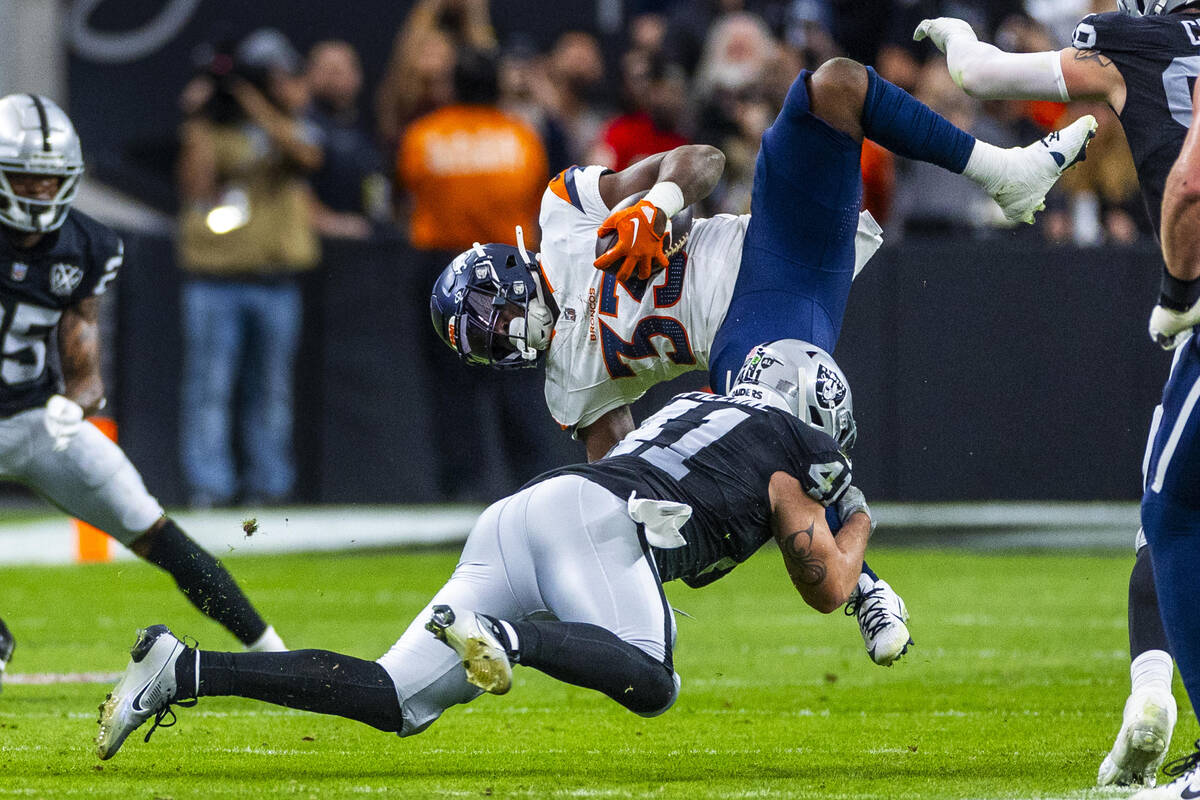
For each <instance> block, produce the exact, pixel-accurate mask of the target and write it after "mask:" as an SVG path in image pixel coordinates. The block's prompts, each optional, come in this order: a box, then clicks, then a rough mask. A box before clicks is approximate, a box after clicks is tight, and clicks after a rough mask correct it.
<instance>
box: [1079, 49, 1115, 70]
mask: <svg viewBox="0 0 1200 800" xmlns="http://www.w3.org/2000/svg"><path fill="white" fill-rule="evenodd" d="M1075 60H1076V61H1095V62H1096V63H1097V64H1099V65H1100V66H1102V67H1110V66H1112V63H1113V62H1112V59H1111V58H1108V57H1107V56H1105V55H1104V54H1103V53H1101V52H1100V51H1099V50H1077V51H1075Z"/></svg>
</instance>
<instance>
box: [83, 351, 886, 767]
mask: <svg viewBox="0 0 1200 800" xmlns="http://www.w3.org/2000/svg"><path fill="white" fill-rule="evenodd" d="M797 352H798V353H799V354H800V358H799V360H794V359H792V357H791V356H790V355H789V353H797ZM818 360H819V363H818ZM738 377H739V380H738V382H737V383H736V384H735V386H734V393H735V394H736V395H738V396H732V397H724V396H717V395H712V394H704V393H689V394H682V395H679V396H677V397H675V398H674V399H673V400H672V401H671V402H670V403H669V404H668V405H667V406H666V407H665V408H664V409H662V410H661V411H660V412H658V413H657V414H655V415H654V416H652V417H650V418H649V419H648V420H646V421H645V422H644V423H643V424H642V426H641V427H639V428H637V429H636V430H634V431H632V432H631V433H629V434H628V435H627V436H626V437H625V438H624V439H622V440H621V441H620V442H619V443H618V444H617V445H616V446H615V447H614V448H613V450H611V451H610V452H609V454H608V455H607V456H605V457H604V458H603V459H601V460H599V461H596V462H593V463H591V464H577V465H572V466H569V467H564V468H562V469H558V470H554V471H552V472H549V473H546V474H545V475H542V476H540V477H538V478H536V479H534V481H533V482H532V483H531V484H529V485H528V486H526V487H525V488H524V489H522V490H521V491H519V492H517V493H516V494H514V495H512V496H511V497H507V498H505V499H503V500H500V501H499V502H497V503H495V504H493V505H492V506H491V507H489V508H488V509H487V510H486V511H484V512H483V514H482V515H481V516H480V517H479V520H478V521H477V522H476V523H475V526H474V528H473V529H472V530H471V534H470V536H469V537H468V539H467V543H466V546H465V547H464V549H463V554H462V557H461V559H460V561H459V564H458V567H457V568H456V569H455V571H454V574H453V575H452V576H451V577H450V580H449V581H448V582H447V583H446V585H445V586H443V587H442V588H441V589H440V590H439V591H438V592H437V594H435V595H434V597H433V599H432V600H431V601H430V602H429V604H428V605H427V606H426V607H425V610H424V611H422V612H421V613H420V614H419V615H418V616H417V618H416V620H415V621H414V622H413V623H412V624H411V625H410V626H409V627H408V629H407V630H406V631H405V633H404V635H403V636H401V637H400V639H399V641H397V642H396V644H395V645H393V647H392V648H391V650H389V651H388V652H387V653H386V654H385V655H384V656H383V657H382V658H380V659H379V660H378V661H364V660H361V659H357V658H352V657H350V656H346V655H342V654H339V653H333V652H329V651H322V650H302V651H295V652H291V653H216V652H210V651H207V650H204V651H201V650H198V649H193V648H189V647H186V646H185V645H184V644H183V642H182V641H180V640H179V639H178V638H176V637H175V636H174V635H173V634H172V633H171V632H170V631H169V630H167V628H166V627H165V626H163V625H155V626H151V627H149V628H146V629H144V630H142V631H140V632H139V635H138V640H137V643H136V644H135V645H134V647H133V650H132V651H131V656H132V660H131V661H130V663H129V665H128V666H127V667H126V671H125V675H124V676H123V677H122V679H121V681H120V683H118V684H117V686H116V688H115V689H114V690H113V691H112V693H111V694H110V695H109V698H108V700H107V701H106V702H105V703H104V705H103V706H102V708H101V716H100V732H99V736H98V738H97V751H98V754H99V756H100V757H101V758H111V757H112V756H113V755H114V754H115V753H116V752H117V750H118V749H119V748H120V747H121V744H122V742H124V741H125V738H126V737H127V736H128V735H129V734H130V733H131V732H133V731H134V730H135V729H137V728H138V727H139V726H140V725H142V724H143V723H144V722H146V721H147V720H148V719H149V718H150V717H155V720H154V722H155V725H157V724H158V723H160V722H161V721H162V719H163V718H164V716H169V715H171V705H172V703H180V704H183V705H187V704H190V703H194V702H195V698H198V697H203V696H210V695H236V696H240V697H249V698H253V699H256V700H263V701H266V702H271V703H276V704H279V705H284V706H288V707H291V708H301V709H305V710H308V711H316V712H320V713H325V714H336V715H339V716H343V717H347V718H350V719H354V720H358V721H360V722H364V723H366V724H368V725H371V726H373V727H376V728H378V729H380V730H384V731H393V732H397V733H399V734H400V735H401V736H408V735H412V734H415V733H420V732H421V731H423V730H424V729H425V728H427V727H429V726H430V725H431V724H433V722H434V721H435V720H437V718H438V717H439V716H441V714H442V712H443V711H445V710H446V709H447V708H449V707H450V706H452V705H456V704H458V703H466V702H469V701H470V700H473V699H475V698H476V697H478V696H479V695H480V694H481V692H483V691H487V692H492V693H494V694H504V693H505V692H507V691H508V689H509V687H510V685H511V678H512V672H511V670H512V666H511V665H512V664H514V663H515V664H521V665H523V666H527V667H534V668H536V669H538V670H541V671H542V672H545V673H546V674H548V675H550V676H552V677H554V678H557V679H559V680H562V681H566V682H568V683H571V684H574V685H577V686H583V687H586V688H590V689H595V690H597V691H600V692H603V693H604V694H606V695H607V696H609V697H610V698H612V699H613V700H615V701H616V702H618V703H620V704H621V705H622V706H624V707H625V708H627V709H629V710H630V711H633V712H634V713H637V714H640V715H643V716H656V715H658V714H661V713H663V712H665V711H666V710H667V709H668V708H670V707H671V705H672V704H673V703H674V702H675V698H676V695H677V693H678V691H679V677H678V675H676V674H675V670H674V666H673V662H672V656H671V653H672V648H673V646H674V642H675V622H674V617H673V615H672V612H671V608H670V606H668V605H667V600H666V597H665V595H664V594H663V591H662V582H663V581H668V580H674V579H676V578H679V579H682V580H684V581H686V582H688V583H689V584H691V585H694V586H698V585H704V584H707V583H710V582H711V581H713V580H716V579H717V578H720V577H721V576H723V575H725V574H726V573H728V572H729V571H730V570H731V569H732V568H733V567H734V566H736V565H737V564H738V563H740V562H742V561H744V560H745V559H747V558H748V557H749V556H750V555H751V554H753V553H754V552H755V551H756V550H758V548H759V547H761V546H762V545H763V544H764V543H766V542H768V541H770V540H772V539H774V540H775V541H776V543H777V544H778V546H779V548H780V551H781V552H782V554H783V562H784V567H785V568H786V569H787V571H788V574H789V575H790V576H791V579H792V583H793V584H794V585H795V587H796V589H797V591H799V593H800V595H801V596H802V597H803V598H804V600H805V602H807V603H808V604H809V605H811V606H813V607H814V608H816V609H818V610H819V611H822V612H824V613H829V612H831V611H834V610H835V609H837V608H838V607H840V606H841V605H842V604H843V603H845V602H846V599H847V597H849V595H850V593H851V591H852V590H853V589H854V587H855V585H856V583H857V581H858V578H859V574H860V572H859V570H860V567H861V564H862V558H863V553H864V551H865V549H866V546H867V540H868V539H869V538H870V535H871V531H872V529H873V527H874V522H873V521H872V519H871V515H870V511H869V510H868V508H867V504H866V500H865V498H864V497H863V494H862V492H861V491H859V490H858V489H857V488H855V487H854V486H853V485H852V483H851V471H850V462H849V461H848V460H847V459H846V456H845V455H844V454H843V452H842V449H843V448H844V447H846V446H848V445H849V444H850V443H851V442H852V441H853V437H854V420H853V416H852V415H851V413H850V405H849V403H850V394H849V389H848V387H847V385H846V381H845V377H844V376H843V375H842V374H841V371H840V370H838V368H837V365H836V364H834V363H833V361H832V359H830V358H829V357H828V355H826V354H824V353H823V352H820V351H818V350H816V349H815V348H814V347H813V346H810V345H804V344H803V343H800V342H790V343H788V345H787V346H785V345H782V344H781V343H779V342H776V343H773V344H772V345H771V346H769V347H760V348H756V350H755V352H754V353H753V354H752V355H751V356H750V358H748V359H747V361H746V364H745V365H744V367H743V370H742V372H741V373H740V374H739V376H738ZM809 397H818V398H821V399H820V400H819V401H818V403H817V405H818V406H819V411H817V412H816V416H810V409H809V407H808V404H807V402H806V399H807V398H809ZM798 413H801V414H803V415H804V416H803V418H801V417H799V416H797V414H798ZM809 420H811V422H809ZM827 509H831V510H833V511H834V512H835V513H836V516H837V519H838V521H839V523H840V524H841V530H840V531H839V533H838V536H837V538H836V539H835V538H834V537H833V535H832V534H831V533H830V530H829V526H828V524H827V522H826V511H827ZM153 730H154V729H153V728H151V732H153ZM147 738H149V737H147Z"/></svg>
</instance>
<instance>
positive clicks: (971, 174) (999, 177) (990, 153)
mask: <svg viewBox="0 0 1200 800" xmlns="http://www.w3.org/2000/svg"><path fill="white" fill-rule="evenodd" d="M1010 158H1012V155H1011V154H1010V153H1009V152H1008V151H1007V150H1004V149H1003V148H1000V147H996V145H994V144H988V143H987V142H985V141H983V140H982V139H976V140H975V147H974V148H973V149H972V150H971V157H970V158H968V159H967V166H966V167H965V168H964V169H963V171H962V174H963V176H964V177H967V178H970V179H971V180H973V181H975V182H976V183H978V184H979V185H980V186H982V187H983V189H984V191H986V192H987V193H988V194H992V193H993V192H994V191H995V190H996V189H997V188H998V187H999V186H1000V184H1001V182H1002V181H1003V180H1004V177H1005V173H1006V172H1007V166H1008V159H1010Z"/></svg>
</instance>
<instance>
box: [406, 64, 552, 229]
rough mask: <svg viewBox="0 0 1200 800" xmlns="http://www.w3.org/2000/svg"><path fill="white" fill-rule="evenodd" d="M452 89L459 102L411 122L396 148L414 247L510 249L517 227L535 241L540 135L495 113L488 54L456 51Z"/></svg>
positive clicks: (542, 156)
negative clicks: (479, 244)
mask: <svg viewBox="0 0 1200 800" xmlns="http://www.w3.org/2000/svg"><path fill="white" fill-rule="evenodd" d="M454 83H455V94H456V99H457V102H456V103H455V104H453V105H449V106H446V107H444V108H441V109H438V110H437V111H433V112H431V113H429V114H426V115H425V116H423V117H421V118H420V119H418V120H416V121H415V122H413V123H412V125H410V126H409V127H408V128H407V129H406V130H405V132H404V135H403V137H402V138H401V140H400V147H399V153H398V156H397V161H396V171H397V179H398V182H399V184H400V186H401V187H402V188H403V189H404V190H405V191H406V192H407V194H408V198H409V204H410V205H409V209H410V217H409V237H410V241H411V243H412V245H413V247H415V248H417V249H419V250H452V251H455V252H458V251H460V250H463V249H465V248H467V247H470V246H471V243H472V242H475V241H510V240H511V239H512V237H513V231H514V230H515V229H516V226H517V225H520V226H522V227H523V228H524V229H525V230H526V231H527V232H528V233H527V235H528V236H534V237H535V238H536V231H537V218H538V208H539V206H540V203H541V198H542V191H543V190H544V189H545V186H546V181H547V180H549V177H550V176H549V165H548V161H547V158H546V149H545V147H544V146H543V144H542V141H541V139H540V138H539V136H538V134H537V131H535V130H534V129H533V128H531V127H530V126H529V125H528V124H526V123H525V122H524V121H523V120H521V119H520V118H519V117H516V116H513V115H511V114H507V113H505V112H503V111H501V110H499V109H498V108H497V107H496V102H497V100H498V97H499V86H498V81H497V68H496V59H495V57H494V56H493V55H492V54H490V53H487V52H483V51H479V50H471V49H464V50H461V51H460V52H459V54H458V62H457V64H456V66H455V71H454ZM481 237H482V238H481Z"/></svg>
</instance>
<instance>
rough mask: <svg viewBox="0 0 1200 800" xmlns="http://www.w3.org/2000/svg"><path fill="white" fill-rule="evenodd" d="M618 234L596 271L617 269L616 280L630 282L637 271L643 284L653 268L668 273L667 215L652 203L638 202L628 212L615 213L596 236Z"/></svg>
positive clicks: (599, 260) (598, 259)
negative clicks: (615, 265)
mask: <svg viewBox="0 0 1200 800" xmlns="http://www.w3.org/2000/svg"><path fill="white" fill-rule="evenodd" d="M614 231H616V234H617V243H616V244H614V245H613V246H612V247H610V248H608V250H606V251H604V252H603V253H601V254H600V256H599V258H597V259H596V260H595V261H594V262H592V265H593V266H594V267H595V268H596V269H600V270H608V268H609V267H611V266H613V265H614V264H616V263H618V262H620V266H619V267H617V272H616V274H617V280H620V281H624V280H628V279H629V277H630V276H631V275H633V272H634V270H635V269H636V270H637V276H638V277H639V278H641V279H643V280H645V279H647V278H649V277H650V276H651V275H652V274H653V273H654V267H655V266H657V267H658V268H659V269H665V268H666V266H667V254H666V253H665V252H664V251H663V237H664V236H666V232H667V215H666V214H664V213H663V211H662V209H661V208H659V207H658V206H656V205H654V204H653V203H648V202H646V201H645V200H639V201H638V202H637V203H635V204H634V205H632V206H630V207H629V208H623V209H621V210H620V211H614V212H613V213H612V214H610V215H609V217H608V219H606V220H604V224H602V225H601V226H600V227H599V228H598V229H597V230H596V235H597V236H606V235H608V234H610V233H612V232H614Z"/></svg>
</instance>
